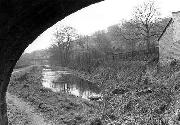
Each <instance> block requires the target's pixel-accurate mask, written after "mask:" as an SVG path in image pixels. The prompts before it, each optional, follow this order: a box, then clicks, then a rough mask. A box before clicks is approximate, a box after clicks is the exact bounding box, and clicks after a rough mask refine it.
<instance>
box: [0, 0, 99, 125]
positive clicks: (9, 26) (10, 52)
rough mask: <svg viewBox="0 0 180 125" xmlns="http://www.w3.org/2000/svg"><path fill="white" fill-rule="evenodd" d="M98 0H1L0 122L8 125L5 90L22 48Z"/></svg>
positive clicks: (1, 124) (2, 124) (0, 124)
mask: <svg viewBox="0 0 180 125" xmlns="http://www.w3.org/2000/svg"><path fill="white" fill-rule="evenodd" d="M100 1H102V0H1V1H0V125H8V120H7V114H6V112H7V108H6V99H5V95H6V90H7V86H8V83H9V78H10V76H11V72H12V71H13V68H14V66H15V64H16V62H17V60H18V59H19V58H20V56H21V54H22V53H23V51H24V50H25V48H26V47H27V46H28V45H29V44H30V43H32V42H33V40H35V39H36V38H37V37H38V36H39V35H40V34H41V33H42V32H43V31H45V30H46V29H47V28H49V27H50V26H52V25H53V24H55V23H56V22H57V21H59V20H61V19H63V18H65V17H66V16H68V15H70V14H71V13H73V12H75V11H77V10H79V9H81V8H83V7H86V6H88V5H91V4H94V3H97V2H100Z"/></svg>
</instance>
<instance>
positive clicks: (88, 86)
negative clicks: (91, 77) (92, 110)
mask: <svg viewBox="0 0 180 125" xmlns="http://www.w3.org/2000/svg"><path fill="white" fill-rule="evenodd" d="M42 75H43V82H42V85H43V86H44V87H46V88H50V89H51V90H52V91H54V92H59V91H64V92H68V93H71V94H73V95H76V96H79V97H82V98H85V99H88V98H89V97H92V96H93V97H99V96H100V94H98V93H99V92H100V90H99V88H98V87H97V86H96V85H95V84H92V83H91V82H89V81H86V80H83V79H81V78H78V77H76V76H73V75H72V74H71V73H70V72H68V71H52V70H51V69H44V70H43V72H42Z"/></svg>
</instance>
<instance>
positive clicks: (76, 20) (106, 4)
mask: <svg viewBox="0 0 180 125" xmlns="http://www.w3.org/2000/svg"><path fill="white" fill-rule="evenodd" d="M144 1H146V0H105V1H103V2H100V3H97V4H93V5H91V6H88V7H86V8H83V9H81V10H79V11H77V12H75V13H73V14H71V15H69V16H68V17H66V18H64V19H63V20H61V21H59V22H58V24H57V25H68V26H72V27H74V28H75V29H77V31H78V32H79V33H80V34H84V35H87V34H92V33H93V32H95V31H97V30H102V29H106V28H107V27H108V26H110V25H113V24H117V23H120V21H121V20H122V19H129V18H131V15H132V12H133V9H134V7H135V6H137V5H138V4H141V3H142V2H144ZM156 3H157V5H158V8H159V11H160V13H161V14H162V16H171V12H175V11H180V0H157V1H156ZM54 29H55V28H54V27H51V28H49V29H48V30H46V31H45V32H44V33H43V34H41V35H40V36H39V37H38V38H37V39H36V40H35V41H34V42H33V43H32V44H30V45H29V47H28V48H26V50H25V52H32V51H34V50H39V49H45V48H48V47H49V46H50V45H51V44H52V37H53V35H52V34H53V31H54Z"/></svg>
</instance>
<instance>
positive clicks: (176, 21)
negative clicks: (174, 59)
mask: <svg viewBox="0 0 180 125" xmlns="http://www.w3.org/2000/svg"><path fill="white" fill-rule="evenodd" d="M172 18H173V29H174V30H173V34H174V37H173V39H174V42H177V41H180V11H177V12H172Z"/></svg>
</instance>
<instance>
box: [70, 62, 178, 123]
mask: <svg viewBox="0 0 180 125" xmlns="http://www.w3.org/2000/svg"><path fill="white" fill-rule="evenodd" d="M179 71H180V65H179V64H176V65H173V66H172V65H170V66H164V67H160V69H159V71H157V70H156V69H154V67H151V66H149V67H148V68H147V65H144V63H143V62H137V61H135V62H132V61H131V62H120V63H107V64H105V65H102V66H99V67H98V68H96V70H94V71H93V72H92V73H91V74H89V73H86V72H82V71H73V74H74V75H76V76H78V77H81V78H83V79H86V80H89V81H91V82H94V83H97V84H98V85H99V87H100V88H101V92H102V94H103V104H104V105H103V107H102V108H99V111H101V119H102V121H103V123H104V124H108V123H112V124H115V125H116V124H124V125H135V124H136V125H178V124H180V104H179V102H180V93H179V92H180V72H179Z"/></svg>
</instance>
